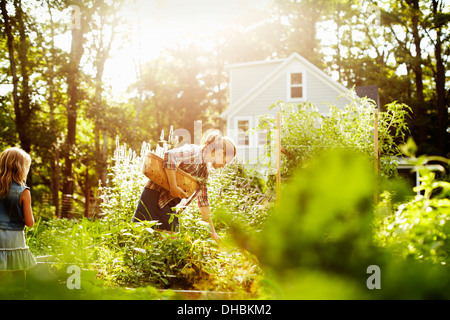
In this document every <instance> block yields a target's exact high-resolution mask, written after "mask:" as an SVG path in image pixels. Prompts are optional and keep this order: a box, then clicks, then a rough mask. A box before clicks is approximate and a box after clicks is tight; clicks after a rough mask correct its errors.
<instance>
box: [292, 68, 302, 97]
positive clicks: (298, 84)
mask: <svg viewBox="0 0 450 320" xmlns="http://www.w3.org/2000/svg"><path fill="white" fill-rule="evenodd" d="M290 97H291V99H301V98H303V73H302V72H291V74H290Z"/></svg>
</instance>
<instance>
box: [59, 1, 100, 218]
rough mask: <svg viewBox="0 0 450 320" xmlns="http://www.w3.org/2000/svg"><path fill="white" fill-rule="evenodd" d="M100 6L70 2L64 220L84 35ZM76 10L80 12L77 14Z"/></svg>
mask: <svg viewBox="0 0 450 320" xmlns="http://www.w3.org/2000/svg"><path fill="white" fill-rule="evenodd" d="M99 4H100V2H99V1H94V2H93V3H92V1H82V0H77V1H74V2H73V6H74V8H75V9H76V10H75V16H74V19H75V20H77V19H79V20H78V21H79V23H78V21H76V22H75V23H74V25H73V28H72V42H71V47H70V57H69V65H68V68H67V69H68V73H67V95H68V99H69V100H68V103H67V107H66V110H67V134H66V141H65V144H64V159H65V163H64V171H63V175H64V180H63V186H62V197H63V198H62V210H61V215H62V216H63V217H71V216H72V212H71V211H72V199H73V193H74V175H73V163H74V160H75V158H76V133H77V116H78V110H79V108H80V95H81V89H80V81H81V70H80V61H81V57H82V56H83V52H84V48H83V43H84V35H85V33H86V32H87V31H88V30H89V28H88V26H89V21H90V19H91V18H92V15H93V12H94V11H95V10H96V8H97V6H98V5H99ZM78 10H79V11H78Z"/></svg>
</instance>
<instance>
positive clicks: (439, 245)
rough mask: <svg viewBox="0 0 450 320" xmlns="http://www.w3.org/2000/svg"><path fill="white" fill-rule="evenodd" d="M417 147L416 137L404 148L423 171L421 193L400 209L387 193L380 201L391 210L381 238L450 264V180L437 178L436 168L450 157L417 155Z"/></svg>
mask: <svg viewBox="0 0 450 320" xmlns="http://www.w3.org/2000/svg"><path fill="white" fill-rule="evenodd" d="M416 149H417V148H416V146H415V144H414V142H413V141H412V140H409V141H408V144H407V145H406V146H405V148H404V150H405V152H406V154H407V155H408V156H409V157H410V162H411V164H413V165H414V166H415V168H416V170H418V171H419V174H420V178H419V179H420V182H421V183H420V185H419V186H418V187H415V188H414V191H416V192H418V193H419V194H418V195H417V196H416V197H415V198H414V199H412V200H411V201H409V202H406V203H402V204H400V205H399V206H398V207H397V208H396V210H393V208H392V207H391V205H390V204H389V203H388V201H387V200H389V194H388V195H387V197H386V199H385V201H384V202H382V204H381V205H380V209H384V210H387V213H385V214H384V215H383V216H382V217H381V218H380V220H379V226H378V230H379V232H378V233H377V240H378V241H379V244H380V245H382V246H385V247H389V248H391V249H392V250H395V252H396V253H397V254H399V255H401V256H404V257H409V256H411V257H413V258H415V259H418V260H421V261H431V262H433V263H441V264H447V263H450V239H449V234H450V183H449V182H446V181H439V180H437V179H436V172H435V171H444V167H443V166H441V165H440V164H439V162H440V163H444V164H445V163H446V164H450V161H449V160H448V159H445V158H442V157H429V156H420V157H418V158H416V157H415V156H414V150H416ZM430 162H432V163H430ZM393 211H394V212H393ZM392 212H393V213H392Z"/></svg>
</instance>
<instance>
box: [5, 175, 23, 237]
mask: <svg viewBox="0 0 450 320" xmlns="http://www.w3.org/2000/svg"><path fill="white" fill-rule="evenodd" d="M25 189H29V188H28V187H26V186H21V185H19V184H18V183H16V182H12V183H11V186H10V187H9V193H8V196H7V197H5V198H3V199H0V229H5V230H17V231H21V230H23V229H24V228H25V219H24V215H23V207H22V205H21V204H20V196H21V195H22V192H23V191H24V190H25Z"/></svg>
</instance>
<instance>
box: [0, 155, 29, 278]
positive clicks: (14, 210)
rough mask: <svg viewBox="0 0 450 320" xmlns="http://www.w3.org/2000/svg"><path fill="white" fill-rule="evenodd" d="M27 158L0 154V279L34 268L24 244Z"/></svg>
mask: <svg viewBox="0 0 450 320" xmlns="http://www.w3.org/2000/svg"><path fill="white" fill-rule="evenodd" d="M30 164H31V158H30V156H29V154H28V153H26V152H25V151H23V150H22V149H20V148H9V149H6V150H5V151H3V152H2V153H1V154H0V277H1V276H2V274H5V271H21V270H26V269H28V268H30V267H32V266H34V265H35V264H36V260H35V258H34V256H33V254H32V253H31V252H30V250H29V248H28V247H27V246H26V243H25V233H24V229H25V226H28V227H31V226H32V225H33V224H34V218H33V212H32V210H31V194H30V189H29V188H28V187H27V186H26V185H25V182H26V178H27V174H28V171H29V170H30Z"/></svg>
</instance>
